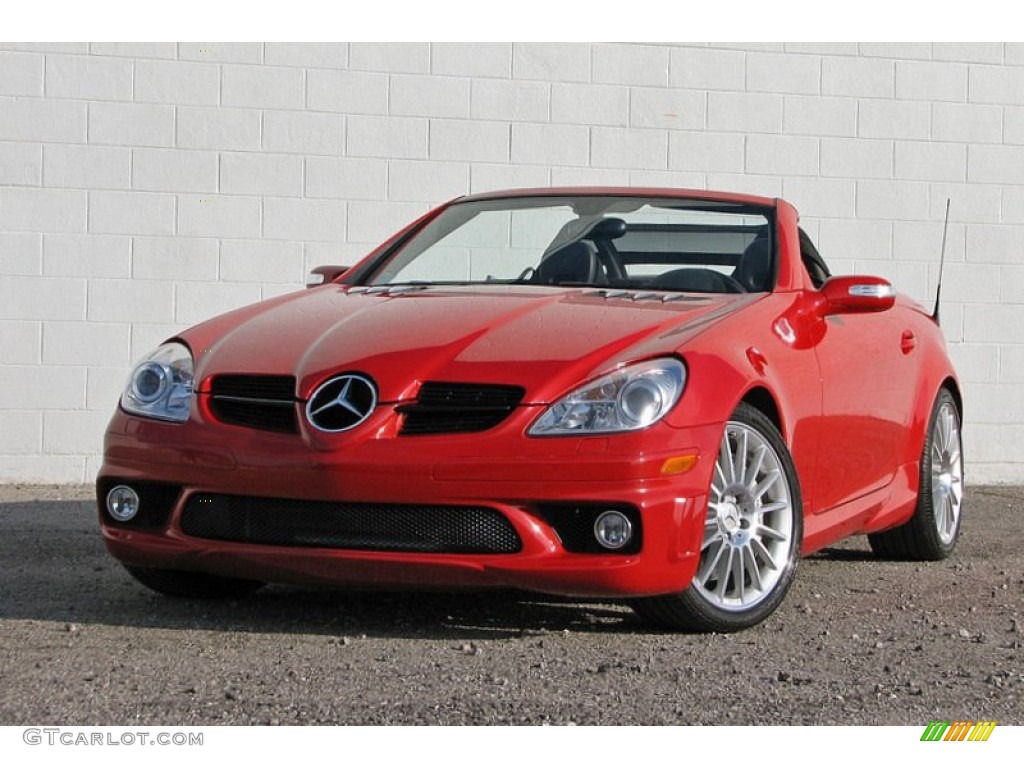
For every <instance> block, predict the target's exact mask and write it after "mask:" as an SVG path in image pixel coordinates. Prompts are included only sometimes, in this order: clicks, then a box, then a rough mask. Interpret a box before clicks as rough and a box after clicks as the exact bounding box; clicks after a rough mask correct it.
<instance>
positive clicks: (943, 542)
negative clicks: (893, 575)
mask: <svg viewBox="0 0 1024 768" xmlns="http://www.w3.org/2000/svg"><path fill="white" fill-rule="evenodd" d="M963 493H964V458H963V441H962V436H961V429H960V411H959V409H958V408H957V405H956V400H954V399H953V395H952V393H950V391H949V390H948V389H945V388H943V389H941V390H939V394H938V397H936V398H935V404H934V405H933V406H932V413H931V417H930V418H929V420H928V432H927V433H926V435H925V439H924V447H923V448H922V449H921V474H920V478H919V485H918V492H917V508H916V509H915V510H914V516H913V517H911V518H910V520H909V521H907V522H906V523H904V524H903V525H901V526H899V527H897V528H891V529H889V530H888V531H882V532H880V533H871V534H868V542H869V543H870V544H871V549H872V551H873V552H874V553H875V554H876V555H879V556H880V557H886V558H890V559H894V560H943V559H945V558H947V557H949V556H950V555H951V554H952V552H953V550H954V549H955V548H956V541H957V538H958V537H959V536H960V520H961V512H962V508H963Z"/></svg>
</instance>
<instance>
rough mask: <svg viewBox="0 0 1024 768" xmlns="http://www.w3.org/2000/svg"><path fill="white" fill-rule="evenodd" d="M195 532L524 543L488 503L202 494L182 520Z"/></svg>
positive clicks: (285, 540)
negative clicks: (425, 503) (461, 504)
mask: <svg viewBox="0 0 1024 768" xmlns="http://www.w3.org/2000/svg"><path fill="white" fill-rule="evenodd" d="M181 529H182V530H183V531H184V532H185V533H187V534H188V535H189V536H196V537H198V538H203V539H217V540H219V541H236V542H245V543H249V544H267V545H274V546H285V547H327V548H335V549H359V550H377V551H383V552H433V553H451V554H509V553H513V552H519V551H520V550H521V549H522V546H523V544H522V540H521V539H520V538H519V534H518V533H517V532H516V529H515V528H514V527H513V526H512V524H511V523H510V522H509V521H508V519H507V518H506V517H505V516H504V515H502V514H501V513H500V512H498V511H497V510H495V509H491V508H489V507H458V506H422V505H412V504H374V503H349V502H331V501H303V500H298V499H271V498H260V497H250V496H229V495H225V494H206V493H204V494H196V495H194V496H192V497H191V498H189V500H188V501H187V502H186V504H185V510H184V512H183V514H182V518H181Z"/></svg>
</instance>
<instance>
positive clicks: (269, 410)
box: [210, 374, 299, 434]
mask: <svg viewBox="0 0 1024 768" xmlns="http://www.w3.org/2000/svg"><path fill="white" fill-rule="evenodd" d="M210 410H211V411H212V412H213V415H214V416H215V417H216V418H217V419H218V420H219V421H222V422H224V423H225V424H235V425H237V426H240V427H249V428H250V429H262V430H266V431H268V432H286V433H289V434H297V433H298V431H299V423H298V419H297V417H296V412H295V377H294V376H255V375H247V374H226V375H223V376H215V377H214V378H213V381H212V382H211V384H210Z"/></svg>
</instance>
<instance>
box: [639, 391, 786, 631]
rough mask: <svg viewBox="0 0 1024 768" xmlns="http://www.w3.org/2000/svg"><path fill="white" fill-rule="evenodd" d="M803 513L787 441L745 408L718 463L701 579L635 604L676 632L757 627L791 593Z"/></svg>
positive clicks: (728, 430)
mask: <svg viewBox="0 0 1024 768" xmlns="http://www.w3.org/2000/svg"><path fill="white" fill-rule="evenodd" d="M802 514H803V511H802V506H801V501H800V486H799V483H798V481H797V477H796V471H795V470H794V468H793V462H792V459H791V458H790V456H789V452H788V451H787V450H786V445H785V443H784V442H783V439H782V436H781V435H780V434H779V431H778V430H777V429H776V428H775V425H774V424H772V423H771V421H770V420H768V419H767V418H766V417H765V416H764V415H763V414H762V413H761V412H760V411H758V410H756V409H754V408H752V407H751V406H748V405H747V404H745V403H741V404H740V406H739V408H738V409H737V410H736V413H735V414H734V415H733V418H732V419H731V420H730V421H729V422H728V423H727V424H726V426H725V431H724V434H723V435H722V442H721V444H720V446H719V451H718V457H717V459H716V461H715V467H714V474H713V476H712V479H711V488H710V490H709V494H708V511H707V517H706V518H705V520H704V538H703V542H702V544H701V553H700V563H699V565H698V568H697V575H696V576H695V577H694V579H693V582H692V583H691V585H690V587H689V589H687V590H686V591H685V592H682V593H679V594H674V595H661V596H658V597H651V598H644V599H642V600H637V601H635V603H634V607H635V608H636V609H637V610H638V611H639V612H640V613H641V614H643V615H644V616H646V617H647V618H650V619H652V620H653V621H655V622H657V623H659V624H662V625H665V626H670V627H673V628H681V629H696V630H704V631H708V630H712V631H719V632H729V631H734V630H737V629H743V628H745V627H749V626H752V625H754V624H757V623H758V622H760V621H762V620H763V619H765V618H766V617H767V616H768V615H769V614H770V613H771V612H772V611H774V610H775V608H776V607H777V606H778V605H779V603H780V602H782V599H783V598H784V597H785V595H786V591H787V590H788V589H789V584H790V582H791V581H792V579H793V573H794V569H795V568H796V562H797V558H798V556H799V552H800V541H801V534H802V531H803V526H802V520H803V518H802Z"/></svg>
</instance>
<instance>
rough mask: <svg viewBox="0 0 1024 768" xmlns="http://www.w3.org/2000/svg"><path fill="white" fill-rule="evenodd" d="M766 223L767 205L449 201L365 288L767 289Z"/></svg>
mask: <svg viewBox="0 0 1024 768" xmlns="http://www.w3.org/2000/svg"><path fill="white" fill-rule="evenodd" d="M771 217H772V209H771V208H762V207H757V206H750V205H742V204H737V203H721V202H711V201H704V200H694V199H689V200H683V199H673V198H634V197H611V196H607V197H600V196H583V197H572V198H567V197H533V198H510V199H501V200H486V201H476V202H466V203H456V204H454V205H452V206H450V207H449V208H448V209H446V210H445V211H444V212H442V213H441V214H440V215H439V216H438V217H437V218H436V219H434V220H433V221H431V222H430V223H429V224H427V225H426V226H425V227H424V228H423V229H422V230H421V231H420V232H418V233H417V234H416V235H415V236H414V237H413V238H412V239H411V240H409V241H408V242H406V243H405V244H404V245H403V246H402V247H401V248H400V249H399V250H398V251H397V252H395V253H392V254H390V255H389V258H387V259H386V260H385V261H384V262H383V264H380V265H378V266H377V268H376V269H375V270H374V272H373V273H372V274H371V275H370V276H369V278H368V279H367V280H366V281H365V282H366V283H367V284H369V285H397V284H402V285H408V284H420V283H425V284H452V283H457V284H465V283H511V284H524V285H529V284H535V285H564V286H594V287H608V288H624V289H642V290H662V291H684V292H687V291H692V292H700V293H747V292H757V291H769V290H771V288H772V285H773V283H774V274H775V270H774V260H773V257H772V254H773V253H774V247H773V228H772V226H771V224H772V221H771Z"/></svg>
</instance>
